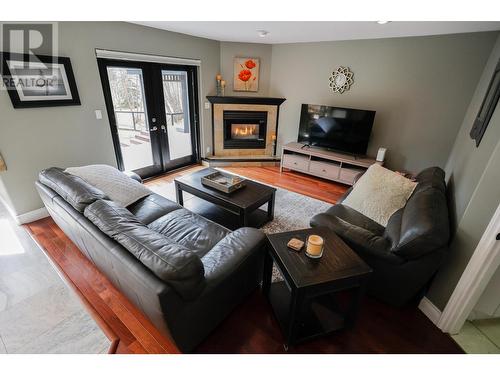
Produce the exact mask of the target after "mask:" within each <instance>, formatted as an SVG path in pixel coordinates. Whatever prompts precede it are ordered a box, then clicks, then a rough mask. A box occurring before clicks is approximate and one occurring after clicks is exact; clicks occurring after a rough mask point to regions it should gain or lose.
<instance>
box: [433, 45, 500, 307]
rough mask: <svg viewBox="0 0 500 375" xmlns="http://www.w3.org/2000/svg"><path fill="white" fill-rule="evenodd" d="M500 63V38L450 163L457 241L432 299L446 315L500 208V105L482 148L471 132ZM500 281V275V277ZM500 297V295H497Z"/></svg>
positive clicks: (447, 164)
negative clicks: (454, 294)
mask: <svg viewBox="0 0 500 375" xmlns="http://www.w3.org/2000/svg"><path fill="white" fill-rule="evenodd" d="M499 59H500V37H499V38H498V39H497V42H496V45H495V47H494V49H493V51H492V52H491V55H490V58H489V59H488V62H487V64H486V67H485V69H484V71H483V73H482V75H481V79H480V81H479V83H478V85H477V88H476V90H475V92H474V96H473V98H472V100H471V102H470V105H469V107H468V109H467V112H466V114H465V117H464V120H463V122H462V126H461V128H460V131H459V133H458V135H457V137H456V140H455V143H454V145H453V149H452V152H451V154H450V157H449V159H448V162H447V163H446V174H447V178H448V179H449V182H448V187H449V191H450V193H451V194H450V195H451V207H450V208H451V210H452V212H453V214H454V215H453V216H454V217H455V222H456V235H455V237H454V239H453V241H452V243H451V247H450V250H451V251H450V257H449V260H448V261H447V263H446V264H445V267H444V268H443V269H442V270H441V271H440V272H439V274H438V275H437V277H436V279H435V281H434V282H433V284H432V287H431V289H430V290H429V292H428V294H427V297H428V298H429V299H430V300H431V301H432V302H433V303H434V304H435V305H436V306H437V307H438V308H439V309H443V308H444V307H445V305H446V302H447V301H448V299H449V297H450V296H451V293H452V292H453V289H454V288H455V285H456V284H457V282H458V280H459V279H460V276H461V275H462V272H463V271H464V269H465V267H466V265H467V263H468V261H469V259H470V257H471V256H472V254H473V252H474V250H475V248H476V246H477V244H478V242H479V240H480V239H481V236H482V234H483V232H484V230H485V229H486V226H487V225H488V223H489V221H490V220H491V217H492V216H493V214H494V212H495V210H496V208H497V207H498V204H499V203H500V188H499V184H500V168H499V166H500V110H499V107H500V104H499V105H497V108H496V110H495V112H494V114H493V117H492V118H491V120H490V124H489V126H488V128H487V130H486V132H485V134H484V137H483V140H482V142H481V144H480V145H479V147H478V148H476V146H475V142H474V141H473V140H472V139H470V137H469V132H470V129H471V127H472V124H473V122H474V118H475V117H476V115H477V113H478V111H479V107H480V106H481V103H482V101H483V98H484V96H485V93H486V90H487V88H488V84H489V82H490V80H491V77H492V74H493V71H494V68H495V66H496V65H497V63H498V61H499ZM498 272H499V271H497V273H498ZM495 278H496V279H498V275H496V277H495ZM497 295H498V292H497Z"/></svg>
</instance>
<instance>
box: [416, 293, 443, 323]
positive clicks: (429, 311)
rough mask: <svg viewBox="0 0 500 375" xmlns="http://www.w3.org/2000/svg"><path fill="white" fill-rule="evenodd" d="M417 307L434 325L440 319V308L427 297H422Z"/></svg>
mask: <svg viewBox="0 0 500 375" xmlns="http://www.w3.org/2000/svg"><path fill="white" fill-rule="evenodd" d="M418 308H419V309H420V311H422V312H423V313H424V315H425V316H426V317H427V318H429V320H430V321H431V322H432V323H434V325H435V326H437V325H438V323H439V320H440V319H441V310H439V309H438V308H437V307H436V306H435V305H434V304H433V303H432V302H431V301H430V300H429V299H428V298H427V297H424V298H422V300H421V301H420V303H419V304H418Z"/></svg>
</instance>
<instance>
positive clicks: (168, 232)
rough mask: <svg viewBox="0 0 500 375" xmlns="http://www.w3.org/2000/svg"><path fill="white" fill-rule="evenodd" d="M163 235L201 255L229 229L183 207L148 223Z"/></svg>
mask: <svg viewBox="0 0 500 375" xmlns="http://www.w3.org/2000/svg"><path fill="white" fill-rule="evenodd" d="M148 227H149V228H151V229H152V230H154V231H156V232H160V233H161V234H163V235H164V236H165V237H168V238H170V239H171V240H173V241H175V242H177V243H178V244H180V245H182V246H185V247H187V248H188V249H190V250H192V251H194V252H195V253H196V254H197V255H198V256H199V257H200V258H201V257H203V256H204V255H205V254H206V253H207V252H208V251H210V249H212V248H213V247H214V246H215V244H217V242H219V241H220V240H222V239H223V238H224V237H225V236H226V235H227V234H228V233H230V231H229V230H227V229H226V228H224V227H222V226H220V225H218V224H215V223H214V222H212V221H210V220H207V219H205V218H204V217H201V216H199V215H196V214H194V213H192V212H190V211H188V210H186V209H185V208H182V209H179V210H174V211H171V212H170V213H168V214H166V215H163V216H162V217H160V218H159V219H157V220H155V221H153V222H152V223H151V224H149V225H148Z"/></svg>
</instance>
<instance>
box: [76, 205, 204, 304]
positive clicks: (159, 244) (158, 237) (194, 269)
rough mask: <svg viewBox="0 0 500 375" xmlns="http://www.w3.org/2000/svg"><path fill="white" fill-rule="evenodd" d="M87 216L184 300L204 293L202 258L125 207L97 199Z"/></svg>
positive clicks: (89, 207)
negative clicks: (143, 221)
mask: <svg viewBox="0 0 500 375" xmlns="http://www.w3.org/2000/svg"><path fill="white" fill-rule="evenodd" d="M84 215H85V216H86V217H87V218H88V219H89V220H90V221H92V223H94V224H95V225H96V226H97V227H98V228H99V229H100V230H101V231H102V232H104V233H105V234H107V235H108V236H110V237H112V238H113V239H115V240H116V241H117V242H119V243H120V244H121V245H122V246H123V247H124V248H125V249H127V250H128V251H129V252H130V253H131V254H132V255H134V256H135V257H136V258H137V259H138V260H139V261H141V263H142V264H144V265H145V266H146V267H147V268H148V269H149V270H151V272H153V273H154V274H155V275H156V276H158V277H159V278H160V279H161V280H163V281H165V282H166V283H167V284H169V285H170V286H171V287H172V288H174V289H175V291H176V292H177V293H179V294H180V295H181V296H182V297H183V298H185V299H193V298H195V297H196V296H197V295H199V294H200V292H201V291H202V290H203V288H204V286H205V284H204V273H205V271H204V268H203V264H202V262H201V260H200V258H199V257H198V256H197V255H196V254H195V253H194V252H192V251H191V250H189V249H188V248H186V247H184V246H182V245H179V244H177V243H175V241H173V240H171V239H169V238H167V237H165V236H163V235H162V234H160V233H158V232H155V231H154V230H152V229H150V228H148V227H147V226H146V225H144V224H143V223H142V222H141V221H140V220H139V219H137V218H136V217H135V216H134V215H133V214H132V213H131V212H130V211H128V210H127V209H126V208H123V207H120V206H118V205H117V204H116V203H114V202H112V201H107V200H98V201H96V202H94V203H93V204H91V205H89V206H88V207H87V208H86V209H85V211H84Z"/></svg>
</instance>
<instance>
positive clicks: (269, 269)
mask: <svg viewBox="0 0 500 375" xmlns="http://www.w3.org/2000/svg"><path fill="white" fill-rule="evenodd" d="M272 278H273V257H272V256H271V254H269V251H268V250H267V249H266V255H265V258H264V272H263V275H262V293H264V295H265V296H267V295H268V294H269V288H270V287H271V281H272Z"/></svg>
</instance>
